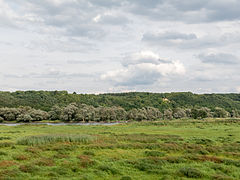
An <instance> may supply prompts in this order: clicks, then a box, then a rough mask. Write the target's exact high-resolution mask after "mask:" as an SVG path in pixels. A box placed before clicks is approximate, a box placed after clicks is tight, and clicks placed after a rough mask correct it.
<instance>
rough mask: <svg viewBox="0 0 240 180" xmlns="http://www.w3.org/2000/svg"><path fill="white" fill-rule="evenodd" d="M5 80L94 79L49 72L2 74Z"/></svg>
mask: <svg viewBox="0 0 240 180" xmlns="http://www.w3.org/2000/svg"><path fill="white" fill-rule="evenodd" d="M4 77H5V78H17V79H26V78H33V79H59V78H64V79H73V78H89V77H94V75H91V74H87V73H65V72H61V71H50V72H45V73H29V74H24V75H16V74H4Z"/></svg>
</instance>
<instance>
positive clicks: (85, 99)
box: [0, 91, 240, 112]
mask: <svg viewBox="0 0 240 180" xmlns="http://www.w3.org/2000/svg"><path fill="white" fill-rule="evenodd" d="M73 102H75V103H77V104H86V105H91V106H94V107H100V106H103V107H112V106H117V107H122V108H123V109H125V110H126V111H128V110H131V109H134V108H137V109H139V108H144V107H154V108H157V109H159V110H160V111H162V112H163V111H164V110H165V109H169V108H170V109H173V108H177V107H181V108H193V107H207V108H209V109H211V110H213V109H214V108H215V107H221V108H224V109H226V110H227V111H228V112H231V111H232V110H233V109H239V110H240V94H193V93H191V92H179V93H145V92H131V93H115V94H100V95H94V94H76V93H71V94H70V93H68V92H67V91H16V92H0V107H19V106H30V107H32V108H35V109H41V110H44V111H50V110H51V108H52V107H53V106H54V105H58V106H59V107H63V106H66V105H68V104H70V103H73Z"/></svg>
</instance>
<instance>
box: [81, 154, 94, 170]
mask: <svg viewBox="0 0 240 180" xmlns="http://www.w3.org/2000/svg"><path fill="white" fill-rule="evenodd" d="M78 159H79V160H80V164H81V166H82V167H84V168H87V167H89V166H92V165H94V164H95V162H94V161H93V160H91V159H90V157H89V156H87V155H80V156H78Z"/></svg>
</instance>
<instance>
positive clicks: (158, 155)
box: [145, 151, 165, 157]
mask: <svg viewBox="0 0 240 180" xmlns="http://www.w3.org/2000/svg"><path fill="white" fill-rule="evenodd" d="M145 155H146V156H156V157H162V156H165V153H164V152H160V151H145Z"/></svg>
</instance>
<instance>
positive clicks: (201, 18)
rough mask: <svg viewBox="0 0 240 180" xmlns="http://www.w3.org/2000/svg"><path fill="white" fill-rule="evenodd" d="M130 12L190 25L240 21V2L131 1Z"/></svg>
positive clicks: (212, 0) (211, 0) (216, 0)
mask: <svg viewBox="0 0 240 180" xmlns="http://www.w3.org/2000/svg"><path fill="white" fill-rule="evenodd" d="M128 2H129V3H130V4H131V5H132V6H131V7H132V8H130V11H131V12H132V13H135V14H139V15H143V16H145V17H147V18H149V19H152V20H157V21H158V20H170V21H183V22H188V23H199V22H213V21H225V20H229V21H232V20H236V19H240V11H239V10H238V7H240V2H239V1H229V0H222V1H218V0H208V1H207V0H195V1H191V0H182V1H178V0H166V1H162V0H160V1H155V0H152V1H150V2H149V1H130V0H128Z"/></svg>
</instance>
